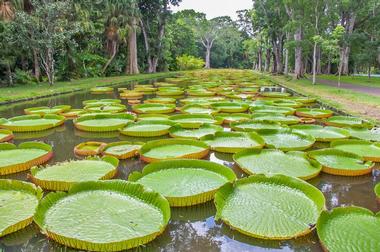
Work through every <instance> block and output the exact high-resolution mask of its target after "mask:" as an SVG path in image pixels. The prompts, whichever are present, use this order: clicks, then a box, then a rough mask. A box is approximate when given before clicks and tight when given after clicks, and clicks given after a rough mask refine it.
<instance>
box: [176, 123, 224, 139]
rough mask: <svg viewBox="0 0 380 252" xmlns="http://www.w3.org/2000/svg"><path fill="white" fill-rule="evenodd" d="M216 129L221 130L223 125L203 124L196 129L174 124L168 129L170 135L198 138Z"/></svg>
mask: <svg viewBox="0 0 380 252" xmlns="http://www.w3.org/2000/svg"><path fill="white" fill-rule="evenodd" d="M218 131H223V127H221V126H218V125H213V124H203V125H202V126H201V127H199V128H197V129H187V128H182V127H181V126H179V125H175V126H173V127H172V128H170V130H169V134H170V136H171V137H179V138H189V139H200V138H201V137H203V136H206V135H210V134H215V133H216V132H218Z"/></svg>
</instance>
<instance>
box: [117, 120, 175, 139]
mask: <svg viewBox="0 0 380 252" xmlns="http://www.w3.org/2000/svg"><path fill="white" fill-rule="evenodd" d="M175 124H176V123H175V122H173V121H170V120H140V121H137V122H129V123H128V124H127V125H125V126H124V127H123V128H120V129H119V131H120V133H121V134H123V135H127V136H136V137H154V136H163V135H166V134H168V133H169V129H170V128H171V127H172V126H174V125H175ZM141 125H148V126H149V125H152V126H153V125H165V126H168V128H167V129H160V130H156V129H153V128H151V129H147V130H139V131H136V130H133V131H131V130H130V129H131V128H133V127H134V126H141Z"/></svg>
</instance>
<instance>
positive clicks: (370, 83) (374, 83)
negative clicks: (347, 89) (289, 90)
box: [317, 74, 380, 88]
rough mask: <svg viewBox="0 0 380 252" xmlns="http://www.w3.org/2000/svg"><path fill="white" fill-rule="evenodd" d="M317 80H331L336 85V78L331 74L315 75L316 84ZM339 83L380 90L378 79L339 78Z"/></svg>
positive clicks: (361, 77) (379, 79) (379, 80)
mask: <svg viewBox="0 0 380 252" xmlns="http://www.w3.org/2000/svg"><path fill="white" fill-rule="evenodd" d="M318 79H324V80H331V81H336V83H338V76H336V75H331V74H322V75H317V82H318ZM341 82H342V83H349V84H353V85H358V86H366V87H378V88H380V78H379V77H372V78H368V77H367V76H341Z"/></svg>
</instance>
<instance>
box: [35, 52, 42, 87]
mask: <svg viewBox="0 0 380 252" xmlns="http://www.w3.org/2000/svg"><path fill="white" fill-rule="evenodd" d="M33 65H34V77H35V78H36V80H37V81H38V82H39V81H40V78H41V69H40V63H39V60H38V53H37V49H34V48H33Z"/></svg>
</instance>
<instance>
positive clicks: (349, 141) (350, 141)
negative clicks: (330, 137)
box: [330, 139, 380, 162]
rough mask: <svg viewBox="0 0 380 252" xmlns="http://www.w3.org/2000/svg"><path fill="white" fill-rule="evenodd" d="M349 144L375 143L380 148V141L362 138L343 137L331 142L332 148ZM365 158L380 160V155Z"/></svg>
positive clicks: (365, 158)
mask: <svg viewBox="0 0 380 252" xmlns="http://www.w3.org/2000/svg"><path fill="white" fill-rule="evenodd" d="M347 144H355V145H373V146H375V147H377V148H379V150H380V143H379V142H371V141H366V140H360V139H341V140H335V141H332V142H331V143H330V147H331V148H336V147H337V146H340V145H347ZM379 154H380V152H379ZM363 158H364V160H366V161H373V162H380V155H379V156H375V157H372V156H369V155H368V156H367V155H364V156H363Z"/></svg>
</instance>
